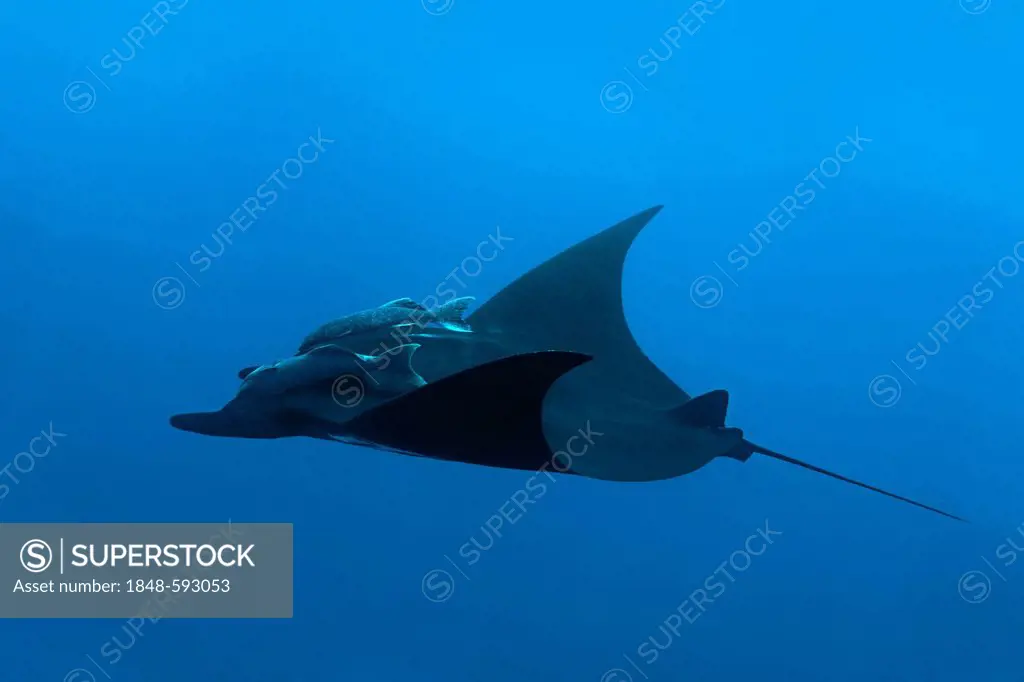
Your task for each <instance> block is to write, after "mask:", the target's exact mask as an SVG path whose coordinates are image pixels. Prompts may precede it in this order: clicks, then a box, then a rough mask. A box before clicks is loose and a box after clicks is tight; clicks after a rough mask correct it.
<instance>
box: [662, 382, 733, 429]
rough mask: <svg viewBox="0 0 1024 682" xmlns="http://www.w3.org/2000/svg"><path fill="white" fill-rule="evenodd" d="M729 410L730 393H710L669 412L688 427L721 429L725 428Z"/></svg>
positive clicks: (719, 391) (720, 391)
mask: <svg viewBox="0 0 1024 682" xmlns="http://www.w3.org/2000/svg"><path fill="white" fill-rule="evenodd" d="M728 409H729V392H728V391H722V390H718V391H710V392H709V393H705V394H703V395H699V396H697V397H696V398H693V399H691V400H688V401H686V402H685V403H683V404H682V405H680V406H679V407H674V408H672V409H671V410H669V414H671V415H672V416H673V417H674V418H675V419H677V420H678V421H680V422H682V423H683V424H686V425H688V426H695V427H698V428H713V429H720V428H723V427H724V426H725V413H726V411H727V410H728Z"/></svg>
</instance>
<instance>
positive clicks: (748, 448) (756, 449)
mask: <svg viewBox="0 0 1024 682" xmlns="http://www.w3.org/2000/svg"><path fill="white" fill-rule="evenodd" d="M741 448H742V449H743V452H742V453H737V454H739V455H740V456H738V457H735V459H739V460H741V461H746V460H747V459H749V457H750V455H751V454H754V453H757V454H760V455H765V456H767V457H771V458H772V459H777V460H779V461H782V462H788V463H790V464H795V465H797V466H798V467H803V468H804V469H810V470H811V471H816V472H817V473H819V474H824V475H826V476H829V477H831V478H835V479H837V480H840V481H844V482H846V483H852V484H853V485H856V486H860V487H861V488H867V489H868V490H874V491H875V492H876V493H882V494H883V495H885V496H886V497H891V498H893V499H897V500H900V501H901V502H907V503H908V504H912V505H914V506H915V507H920V508H921V509H927V510H928V511H931V512H935V513H936V514H941V515H943V516H945V517H948V518H951V519H956V520H957V521H963V522H964V523H967V520H966V519H962V518H960V517H959V516H954V515H953V514H949V513H947V512H944V511H942V510H941V509H936V508H935V507H929V506H928V505H927V504H922V503H920V502H915V501H914V500H911V499H909V498H906V497H903V496H901V495H897V494H895V493H890V492H888V491H886V490H882V489H881V488H876V487H875V486H873V485H868V484H867V483H861V482H860V481H855V480H853V479H852V478H847V477H846V476H840V475H839V474H834V473H832V472H831V471H826V470H825V469H822V468H821V467H816V466H814V465H813V464H808V463H807V462H801V461H800V460H798V459H793V458H792V457H787V456H786V455H783V454H780V453H778V452H773V451H772V450H769V449H768V448H763V447H761V446H760V445H756V444H754V443H751V442H750V441H747V440H744V441H743V444H742V446H741ZM743 455H745V456H743Z"/></svg>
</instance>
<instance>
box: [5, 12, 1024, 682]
mask: <svg viewBox="0 0 1024 682" xmlns="http://www.w3.org/2000/svg"><path fill="white" fill-rule="evenodd" d="M1022 34H1024V6H1022V5H1021V4H1020V3H1019V2H1013V1H1011V0H959V2H958V1H957V0H940V1H939V2H922V1H920V0H910V1H908V2H904V3H895V4H894V3H883V4H877V3H875V4H872V3H863V2H855V1H853V0H833V1H831V2H821V1H812V0H795V1H794V2H789V3H783V4H777V3H749V2H740V1H739V0H698V1H697V2H693V3H692V4H690V3H689V2H678V3H672V2H666V1H665V0H656V1H648V2H639V3H632V4H622V3H610V2H598V3H583V2H561V3H554V4H550V3H549V4H535V5H529V4H523V3H503V2H471V1H470V0H454V1H453V0H423V1H422V2H420V1H419V0H406V1H405V2H401V3H395V2H389V3H341V4H338V3H324V2H309V3H293V4H287V3H280V2H265V1H263V0H248V1H245V2H243V1H241V0H221V1H220V2H216V3H214V2H204V1H202V0H160V1H159V2H156V3H155V4H154V3H153V2H152V0H117V1H116V2H110V3H99V4H97V3H84V4H76V3H68V2H55V1H54V0H38V1H37V2H31V3H29V2H24V1H22V0H12V1H11V2H7V3H4V4H3V5H2V6H0V38H2V40H0V57H2V63H3V64H4V66H5V68H4V69H3V75H2V76H0V83H2V85H3V90H2V91H3V94H4V96H3V98H0V117H2V118H0V122H2V126H0V151H2V153H3V161H4V163H3V164H0V179H2V181H3V187H4V190H3V192H2V193H0V247H2V250H0V325H2V327H0V331H2V334H0V351H2V353H0V356H2V357H3V358H4V360H5V366H4V368H3V375H4V379H3V381H2V383H0V385H2V387H3V390H2V391H0V407H2V410H0V434H2V440H0V523H2V524H3V525H0V534H2V533H4V532H5V526H6V525H7V524H11V523H29V522H101V521H102V522H143V521H145V522H210V523H218V524H226V523H227V522H228V521H229V520H232V521H233V522H239V521H246V522H264V521H265V522H285V523H293V524H294V529H295V544H294V561H295V564H294V617H293V618H292V619H279V620H230V619H229V620H222V619H203V620H192V619H173V618H163V619H161V620H159V621H157V622H146V623H144V624H143V626H142V627H136V628H135V629H134V630H133V629H132V628H131V627H129V625H128V624H126V621H125V620H123V619H85V620H74V619H66V620H35V619H10V620H4V621H3V622H2V623H0V679H2V680H4V682H7V681H8V680H10V681H12V682H46V681H52V682H60V681H62V680H63V681H64V682H104V681H105V680H111V681H113V682H134V681H138V682H143V681H144V682H170V681H172V680H173V681H177V680H182V679H187V680H195V681H196V682H236V681H237V682H314V681H316V682H319V681H322V680H323V681H326V680H361V681H362V680H373V681H374V682H398V681H406V680H437V681H439V682H440V681H444V682H479V681H480V680H489V681H491V682H504V681H505V680H509V681H511V680H516V681H518V680H551V681H552V682H554V681H558V682H565V681H567V680H572V681H574V682H580V681H581V682H677V681H684V680H720V681H722V682H735V681H740V680H751V679H757V680H763V681H765V682H783V681H785V682H791V681H804V680H806V681H808V682H817V681H822V682H824V681H826V680H827V681H828V682H847V681H849V682H853V681H858V682H860V681H861V680H868V679H870V680H878V681H879V682H897V681H899V682H917V681H921V682H947V681H948V682H954V681H955V682H961V681H962V680H977V681H979V682H1015V681H1018V680H1021V679H1022V678H1024V669H1022V666H1021V663H1020V646H1019V637H1020V633H1021V628H1022V626H1024V616H1022V614H1021V610H1020V605H1021V603H1024V602H1022V600H1024V557H1021V556H1019V555H1020V554H1021V553H1022V552H1024V549H1018V548H1024V530H1021V527H1022V522H1024V497H1022V494H1021V493H1022V491H1024V448H1022V446H1021V433H1020V424H1021V415H1022V409H1021V408H1022V405H1024V388H1022V387H1024V364H1022V362H1021V360H1020V356H1021V349H1022V348H1024V326H1022V325H1021V319H1022V309H1024V274H1021V269H1022V267H1024V222H1022V217H1024V209H1022V207H1021V204H1020V188H1021V185H1022V181H1024V170H1022V167H1021V158H1022V156H1024V138H1022V137H1021V135H1020V121H1021V120H1022V115H1021V104H1020V85H1019V80H1020V73H1021V70H1022V66H1024V56H1022V55H1024V52H1022V49H1021V43H1020V39H1021V35H1022ZM253 198H256V199H257V200H258V202H262V203H258V204H253V203H252V200H253ZM657 204H664V205H665V209H664V210H663V211H662V212H661V213H660V214H659V215H658V216H657V217H656V218H655V219H654V220H653V221H652V222H651V224H650V225H649V226H648V227H647V228H646V229H645V231H644V232H643V234H642V235H641V236H640V238H639V239H638V240H637V243H636V245H635V247H634V248H633V249H632V250H631V252H630V255H629V259H628V261H627V264H626V271H625V279H624V285H623V286H624V297H625V307H626V312H627V316H628V319H629V323H630V326H631V328H632V330H633V333H634V334H635V335H636V337H637V339H638V340H639V343H640V345H641V347H642V348H643V349H644V350H645V352H646V353H647V354H648V355H649V356H650V357H651V358H652V359H653V360H654V361H655V362H656V363H657V364H658V366H659V367H661V368H662V369H663V370H664V371H665V372H666V373H667V374H668V375H669V376H670V377H672V379H673V380H674V381H675V382H676V383H678V384H679V385H680V386H682V387H683V388H684V389H686V390H687V391H688V392H690V393H691V394H700V393H704V392H707V391H709V390H712V389H717V388H726V389H728V390H729V391H730V393H731V397H732V401H731V405H730V407H731V410H730V413H729V423H730V424H731V425H735V426H740V427H742V428H743V429H744V431H745V432H746V433H747V435H748V436H749V437H750V438H751V439H752V440H754V441H756V442H758V443H762V444H764V445H766V446H768V447H770V448H772V449H775V450H778V451H780V452H784V453H787V454H789V455H792V456H794V457H798V458H801V459H804V460H806V461H810V462H813V463H815V464H817V465H820V466H823V467H827V468H830V469H832V470H835V471H838V472H840V473H842V474H845V475H848V476H851V477H854V478H858V479H860V480H864V481H867V482H870V483H872V484H874V485H878V486H881V487H884V488H886V489H888V490H892V491H895V492H897V493H900V494H903V495H906V496H909V497H912V498H914V499H919V500H922V501H923V502H926V503H928V504H932V505H935V506H938V507H940V508H943V509H947V510H949V511H951V512H953V513H955V514H958V515H961V516H964V517H966V518H968V519H969V520H970V521H971V523H969V524H961V523H957V522H955V521H951V520H949V519H944V518H941V517H939V516H936V515H933V514H929V513H927V512H924V511H922V510H919V509H915V508H913V507H910V506H907V505H903V504H900V503H898V502H895V501H893V500H890V499H887V498H885V497H882V496H880V495H876V494H874V493H870V492H867V491H864V490H860V489H857V488H854V487H852V486H846V485H844V484H841V483H839V482H836V481H833V480H829V479H826V478H823V477H820V476H817V475H815V474H813V473H810V472H807V471H803V470H800V469H796V468H793V467H788V466H786V465H784V464H782V463H780V462H774V461H771V460H767V459H760V458H757V457H755V458H754V459H752V460H751V461H750V462H747V463H745V464H740V463H738V462H734V461H715V462H713V463H711V464H709V465H708V466H706V467H704V468H703V469H701V470H699V471H697V472H695V473H693V474H691V475H688V476H685V477H682V478H678V479H673V480H668V481H663V482H658V483H649V484H614V483H604V482H600V481H592V480H586V479H579V480H575V478H573V479H572V480H570V479H568V478H565V477H561V478H557V479H555V480H554V481H547V485H546V488H545V491H544V494H543V495H542V496H538V495H536V494H535V493H534V499H533V500H532V501H533V502H535V503H534V504H531V505H530V506H529V507H526V508H525V509H526V511H525V513H519V514H512V515H510V514H508V513H507V510H509V509H511V507H510V506H509V500H510V499H512V496H513V495H514V494H516V493H517V491H520V490H522V489H524V486H525V482H526V478H527V477H525V476H524V475H523V472H514V471H512V472H509V471H501V470H491V469H484V468H476V467H469V466H460V465H454V464H446V463H441V462H434V461H429V460H420V459H414V458H408V457H398V456H395V455H391V454H386V453H380V452H374V451H372V450H367V449H358V448H354V447H351V446H347V445H335V444H330V443H323V442H317V441H312V440H304V439H290V440H277V441H245V440H231V439H209V438H202V437H199V436H195V435H193V434H188V433H183V432H180V431H175V430H173V429H171V428H170V426H169V425H168V421H167V420H168V416H169V415H171V414H173V413H176V412H182V411H189V410H198V409H213V408H215V407H217V406H219V405H221V404H223V402H224V401H226V400H227V399H229V398H230V397H231V396H232V395H234V392H235V390H236V389H237V385H238V379H237V377H236V372H237V370H238V369H239V368H241V367H244V366H246V365H251V364H258V363H261V362H270V361H273V360H275V359H278V358H281V357H284V356H286V355H290V354H291V353H292V352H294V348H295V346H296V344H297V342H298V341H299V340H300V339H301V338H302V337H303V336H304V335H305V334H306V333H308V332H309V331H310V330H311V329H313V328H314V327H316V326H317V325H319V324H320V323H322V322H324V321H326V320H328V319H331V318H333V317H336V316H339V315H342V314H345V313H348V312H353V311H356V310H361V309H364V308H369V307H372V306H376V305H380V304H381V303H383V302H385V301H388V300H391V299H395V298H399V297H405V296H408V297H411V298H413V299H415V300H417V301H419V300H422V299H423V298H424V297H426V296H428V295H430V294H431V293H432V292H435V291H436V290H437V288H438V287H440V286H447V287H453V288H455V289H456V290H457V291H458V293H459V294H460V295H464V296H475V297H476V298H477V301H478V302H482V301H484V300H486V299H487V298H488V297H489V296H491V295H493V294H494V293H496V292H497V291H499V290H500V289H501V288H502V287H503V286H505V285H506V284H508V283H509V282H511V281H512V280H513V279H515V278H516V277H518V276H519V275H520V274H522V273H523V272H526V271H527V270H528V269H530V268H531V267H533V266H535V265H537V264H539V263H541V262H543V261H544V260H545V259H546V258H548V257H549V256H551V255H554V254H555V253H557V252H558V251H560V250H562V249H564V248H567V247H569V246H571V245H572V244H574V243H576V242H578V241H580V240H582V239H584V238H586V237H588V236H590V235H592V234H594V233H596V232H598V231H599V230H601V229H603V228H605V227H608V226H610V225H612V224H613V223H615V222H617V221H619V220H622V219H624V218H627V217H629V216H631V215H633V214H634V213H637V212H639V211H641V210H643V209H646V208H648V207H650V206H653V205H657ZM254 206H257V207H258V208H259V209H261V210H254ZM498 235H500V238H499V237H498ZM495 243H499V244H500V245H501V247H502V248H501V249H499V250H497V251H496V252H495V257H493V258H491V259H490V260H487V261H484V260H481V259H480V258H479V256H478V254H479V253H480V248H481V246H480V245H481V244H495ZM488 253H489V252H488ZM26 453H27V454H26ZM502 510H505V511H502ZM510 516H513V517H514V519H515V520H514V521H513V520H512V519H511V518H509V517H510ZM495 519H498V520H497V521H496V520H495ZM758 552H759V553H758ZM8 587H9V586H8V585H6V584H4V585H0V588H2V589H4V590H6V589H8ZM3 616H4V614H3V613H0V618H2V617H3Z"/></svg>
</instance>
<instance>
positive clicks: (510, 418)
mask: <svg viewBox="0 0 1024 682" xmlns="http://www.w3.org/2000/svg"><path fill="white" fill-rule="evenodd" d="M661 209H662V207H661V206H655V207H653V208H650V209H648V210H646V211H642V212H641V213H638V214H636V215H634V216H633V217H631V218H628V219H626V220H623V221H622V222H619V223H618V224H616V225H613V226H612V227H609V228H607V229H605V230H604V231H602V232H600V233H598V234H596V235H594V236H592V237H590V238H589V239H586V240H585V241H583V242H580V243H578V244H576V245H575V246H572V247H570V248H568V249H566V250H565V251H563V252H561V253H560V254H558V255H556V256H554V257H552V258H550V259H549V260H547V261H545V262H544V263H542V264H540V265H538V266H537V267H535V268H533V269H532V270H530V271H528V272H527V273H525V274H524V275H522V276H520V277H519V278H518V279H516V280H515V281H513V282H512V283H511V284H509V285H508V286H506V287H505V288H504V289H502V290H501V291H499V292H498V293H497V294H496V295H495V296H493V297H492V298H491V299H489V300H488V301H486V302H485V303H483V304H482V305H481V306H480V307H479V308H477V309H476V310H475V311H473V312H472V314H470V315H468V316H467V317H465V319H464V322H465V325H462V324H461V323H460V325H458V326H456V327H455V328H445V327H440V328H429V327H426V326H424V325H419V326H418V327H415V326H412V325H410V324H408V323H403V324H401V325H397V326H398V327H401V329H399V330H398V331H397V332H396V327H389V326H385V325H381V326H368V327H365V328H363V329H362V331H361V332H360V333H347V332H346V334H344V335H342V337H341V338H330V336H329V335H326V336H322V337H320V338H318V341H322V342H324V343H329V344H334V345H335V347H336V349H340V351H343V352H339V350H336V351H335V352H333V353H331V354H330V356H331V357H334V358H335V359H340V358H347V359H346V360H345V362H349V360H350V359H351V358H352V357H355V358H356V359H357V360H358V359H359V358H363V359H367V358H370V359H371V361H370V362H367V363H365V365H364V364H362V363H360V366H359V370H360V371H361V374H359V373H356V372H354V371H352V372H348V373H347V374H345V375H344V376H346V377H349V378H350V380H351V381H357V382H358V383H359V385H360V387H361V393H362V395H361V396H360V398H361V399H360V407H359V409H357V410H352V409H348V407H347V406H346V405H344V404H342V403H339V401H337V400H336V399H335V398H336V396H333V395H332V391H333V390H334V389H335V388H336V385H337V382H338V378H339V375H338V373H337V372H338V370H339V369H340V367H338V366H331V365H330V363H326V364H325V363H324V362H323V358H324V354H320V358H319V360H318V361H317V362H318V363H319V364H318V365H317V367H318V368H319V369H318V370H315V371H314V370H309V369H308V368H307V369H306V370H303V371H302V372H301V374H302V377H303V378H302V380H301V381H296V382H294V383H293V384H291V385H290V387H289V388H288V389H287V390H286V391H285V394H286V395H282V393H281V392H280V391H278V392H277V393H261V392H260V390H252V389H250V390H249V391H248V395H247V399H246V400H245V401H243V402H244V403H245V405H244V406H242V407H240V406H239V398H236V399H235V400H233V401H231V402H229V403H228V404H227V405H226V406H225V407H224V408H222V409H221V410H218V411H216V412H200V413H187V414H180V415H175V416H174V417H172V418H171V425H172V426H174V427H175V428H178V429H181V430H185V431H191V432H195V433H200V434H204V435H211V436H227V437H240V438H282V437H294V436H306V437H312V438H319V439H324V440H334V441H342V442H348V443H353V444H357V445H361V446H365V447H371V448H375V449H379V450H384V451H390V452H396V453H401V454H406V455H413V456H419V457H428V458H431V459H438V460H447V461H454V462H462V463H466V464H474V465H482V466H491V467H500V468H505V469H518V470H543V469H545V468H552V469H554V470H555V471H557V472H558V473H561V474H564V475H572V476H582V477H587V478H596V479H602V480H608V481H631V482H644V481H658V480H665V479H670V478H675V477H677V476H682V475H685V474H688V473H691V472H693V471H696V470H697V469H700V468H701V467H703V466H705V465H706V464H708V463H709V462H711V461H712V460H715V459H717V458H722V457H724V458H727V459H731V460H736V461H739V462H746V461H748V460H749V459H750V458H751V457H753V456H754V455H755V454H756V455H761V456H764V457H769V458H771V459H774V460H777V461H781V462H786V463H788V464H792V465H795V466H798V467H801V468H803V469H807V470H810V471H814V472H816V473H819V474H823V475H825V476H828V477H831V478H833V479H836V480H839V481H843V482H845V483H849V484H852V485H855V486H858V487H861V488H865V489H867V490H872V491H874V492H877V493H880V494H882V495H885V496H888V497H890V498H893V499H896V500H899V501H902V502H905V503H908V504H911V505H914V506H916V507H919V508H922V509H926V510H928V511H931V512H935V513H937V514H941V515H942V516H946V517H949V518H952V519H956V520H959V521H963V520H964V519H962V518H960V517H958V516H955V515H953V514H950V513H947V512H944V511H942V510H940V509H937V508H935V507H931V506H928V505H926V504H923V503H921V502H917V501H914V500H911V499H909V498H907V497H903V496H901V495H897V494H895V493H892V492H888V491H886V490H883V489H881V488H878V487H875V486H872V485H868V484H866V483H862V482H860V481H856V480H853V479H851V478H847V477H845V476H841V475H840V474H837V473H834V472H831V471H828V470H825V469H822V468H820V467H817V466H815V465H813V464H810V463H807V462H804V461H801V460H798V459H795V458H793V457H790V456H787V455H784V454H781V453H778V452H774V451H772V450H769V449H767V448H764V447H762V446H760V445H757V444H755V443H753V442H751V441H749V440H747V439H745V438H744V434H743V431H742V430H740V429H738V428H734V427H728V426H726V424H725V422H726V412H727V409H728V403H729V394H728V393H727V392H726V391H724V390H714V391H710V392H708V393H705V394H702V395H698V396H691V395H689V394H688V393H686V391H684V390H683V389H682V388H680V387H679V386H678V385H676V384H675V383H674V382H673V381H672V380H671V379H670V378H669V377H668V376H667V375H666V374H665V373H663V372H662V371H661V370H660V369H659V368H658V367H657V366H656V365H655V364H654V363H653V362H652V361H651V360H650V358H648V357H647V355H646V354H644V352H643V351H642V350H641V349H640V347H639V345H638V344H637V342H636V340H635V338H634V337H633V334H632V332H631V331H630V329H629V325H628V323H627V321H626V316H625V311H624V309H623V303H622V276H623V269H624V265H625V260H626V256H627V254H628V252H629V249H630V247H631V246H632V244H633V242H634V240H635V239H636V237H637V235H639V233H640V232H641V230H643V228H644V227H645V226H646V225H647V224H648V223H649V222H650V221H651V219H652V218H654V216H655V215H657V214H658V212H659V211H660V210H661ZM400 301H403V302H407V301H408V299H400ZM394 303H395V302H392V304H391V305H393V304H394ZM386 305H389V304H386ZM405 305H406V307H408V308H409V309H410V310H414V309H416V306H412V305H408V304H407V303H405ZM442 305H444V304H442ZM382 307H383V306H382ZM466 327H468V330H469V333H467V328H466ZM346 329H348V327H346ZM304 343H306V344H307V346H308V338H307V340H306V341H305V342H304ZM380 349H384V350H383V352H380ZM407 349H414V350H415V351H416V353H415V372H414V374H415V375H416V377H417V378H422V383H421V382H415V383H416V385H415V386H413V385H411V384H410V382H409V381H408V380H407V379H408V376H409V373H410V372H411V371H412V370H411V364H410V361H409V360H410V358H408V357H407V358H404V359H399V361H397V362H394V363H391V362H385V360H390V356H393V355H400V354H402V353H404V352H411V351H408V350H407ZM302 350H303V348H302V347H300V354H298V355H297V356H296V357H295V358H292V359H291V360H292V361H293V363H298V365H297V366H302V363H303V362H312V360H306V359H305V358H307V356H311V353H312V351H310V352H307V353H305V354H302V353H301V351H302ZM313 350H314V351H315V350H316V349H313ZM346 354H347V355H346ZM312 355H313V356H315V355H317V354H316V353H312ZM252 369H253V368H247V369H246V370H243V372H242V373H240V376H241V377H243V378H244V377H245V376H246V374H247V373H252ZM391 372H399V373H402V375H403V376H404V377H405V380H403V378H402V377H401V376H400V377H399V378H398V379H397V380H396V379H394V378H389V373H391ZM361 376H362V378H360V377H361ZM396 387H403V388H402V389H401V390H400V391H396V390H395V389H396ZM385 388H387V389H388V390H385ZM240 396H241V392H240ZM581 440H583V441H584V442H586V443H588V446H587V447H584V448H583V449H582V452H581V451H580V450H578V449H574V448H573V446H572V443H574V442H575V443H577V445H578V444H579V443H580V442H581ZM560 456H561V457H560Z"/></svg>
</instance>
